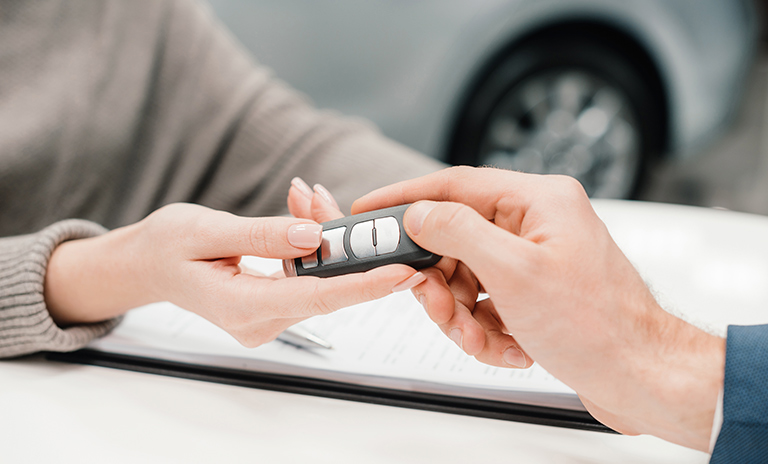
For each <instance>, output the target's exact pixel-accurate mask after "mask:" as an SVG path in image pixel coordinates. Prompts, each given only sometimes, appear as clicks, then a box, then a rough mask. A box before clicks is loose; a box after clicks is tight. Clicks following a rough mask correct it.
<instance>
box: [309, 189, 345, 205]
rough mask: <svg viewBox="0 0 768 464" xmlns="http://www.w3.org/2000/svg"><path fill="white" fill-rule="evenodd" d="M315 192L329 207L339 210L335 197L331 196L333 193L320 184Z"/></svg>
mask: <svg viewBox="0 0 768 464" xmlns="http://www.w3.org/2000/svg"><path fill="white" fill-rule="evenodd" d="M315 192H316V193H317V194H318V195H320V198H322V199H323V200H325V201H326V203H328V204H329V205H331V206H333V207H334V208H336V209H341V208H339V204H338V203H336V200H334V199H333V195H331V192H329V191H328V189H326V188H325V187H323V186H322V185H320V184H315Z"/></svg>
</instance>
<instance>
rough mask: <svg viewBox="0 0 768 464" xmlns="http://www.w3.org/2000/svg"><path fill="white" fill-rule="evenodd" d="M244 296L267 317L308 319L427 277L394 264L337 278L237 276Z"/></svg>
mask: <svg viewBox="0 0 768 464" xmlns="http://www.w3.org/2000/svg"><path fill="white" fill-rule="evenodd" d="M237 277H238V278H239V283H240V284H242V285H243V286H242V287H241V288H240V292H241V295H242V296H243V298H245V299H247V300H249V301H258V302H259V308H260V311H264V312H269V314H268V315H265V317H266V318H277V319H285V318H307V317H311V316H316V315H320V314H328V313H331V312H334V311H336V310H338V309H341V308H345V307H347V306H352V305H355V304H358V303H364V302H366V301H371V300H376V299H379V298H383V297H385V296H387V295H389V294H391V293H393V292H398V291H403V290H408V289H410V288H412V287H414V286H416V285H418V284H420V283H422V282H424V280H425V279H426V276H424V274H422V273H420V272H416V271H415V270H414V269H413V268H411V267H408V266H405V265H402V264H392V265H389V266H383V267H379V268H376V269H372V270H370V271H368V272H362V273H355V274H348V275H343V276H337V277H326V278H319V277H308V276H303V277H293V278H287V279H270V280H269V281H266V279H265V278H258V277H254V276H250V275H247V274H242V275H239V276H237Z"/></svg>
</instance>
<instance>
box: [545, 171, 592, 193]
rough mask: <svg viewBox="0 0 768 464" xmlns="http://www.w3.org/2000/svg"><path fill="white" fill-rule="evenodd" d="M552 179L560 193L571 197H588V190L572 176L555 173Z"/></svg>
mask: <svg viewBox="0 0 768 464" xmlns="http://www.w3.org/2000/svg"><path fill="white" fill-rule="evenodd" d="M552 180H553V181H554V183H555V188H556V190H557V192H558V193H560V194H562V195H564V196H567V197H569V198H586V197H587V192H586V191H585V190H584V186H583V185H581V182H579V181H578V180H576V179H575V178H574V177H571V176H564V175H554V176H552Z"/></svg>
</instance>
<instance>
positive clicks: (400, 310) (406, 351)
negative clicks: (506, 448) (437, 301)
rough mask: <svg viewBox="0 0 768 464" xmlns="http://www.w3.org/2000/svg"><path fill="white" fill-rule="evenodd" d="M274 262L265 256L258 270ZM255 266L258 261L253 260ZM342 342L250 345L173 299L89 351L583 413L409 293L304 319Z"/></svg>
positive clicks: (538, 371)
mask: <svg viewBox="0 0 768 464" xmlns="http://www.w3.org/2000/svg"><path fill="white" fill-rule="evenodd" d="M270 265H273V263H265V262H263V261H262V260H260V261H258V262H257V267H259V268H262V269H263V268H264V267H269V266H270ZM251 267H254V266H253V265H251ZM300 325H301V326H302V327H304V328H306V329H308V330H310V331H311V332H313V333H315V334H316V335H318V336H320V337H321V338H323V339H324V340H326V341H328V342H330V343H331V344H332V345H333V349H332V350H325V349H313V350H308V349H302V348H296V347H293V346H291V345H288V344H285V343H282V342H279V341H275V342H271V343H267V344H265V345H262V346H260V347H258V348H250V349H249V348H245V347H243V346H241V345H240V344H239V343H238V342H237V341H236V340H235V339H234V338H232V337H231V336H230V335H229V334H227V333H226V332H224V331H223V330H222V329H220V328H218V327H216V326H214V325H213V324H211V323H210V322H208V321H207V320H205V319H203V318H201V317H199V316H197V315H195V314H192V313H190V312H188V311H185V310H183V309H181V308H178V307H176V306H174V305H172V304H170V303H158V304H153V305H149V306H145V307H142V308H137V309H134V310H132V311H130V312H129V313H128V315H127V316H126V318H125V320H124V321H123V323H121V324H120V326H118V327H117V329H115V331H114V332H112V333H111V334H109V335H107V336H106V337H104V338H101V339H98V340H96V341H94V342H92V343H91V344H90V345H89V348H93V349H98V350H103V351H106V352H110V353H120V354H128V355H136V356H142V357H149V358H155V359H163V360H169V361H178V362H185V363H190V364H196V365H204V366H218V367H227V368H232V369H242V370H252V371H258V372H271V373H278V374H289V375H297V376H303V377H312V378H320V379H327V380H336V381H343V382H350V383H354V384H358V385H368V386H377V387H385V388H394V389H398V390H405V391H415V392H425V393H439V394H448V395H458V396H467V397H472V398H483V399H491V400H499V401H506V402H514V403H525V404H534V405H540V406H551V407H558V408H566V409H574V410H583V406H582V405H581V402H580V401H579V399H578V397H577V396H576V394H575V393H574V392H573V391H572V390H571V389H570V388H568V387H567V386H565V385H564V384H563V383H561V382H560V381H558V380H557V379H555V378H554V377H553V376H551V375H550V374H549V373H547V372H546V371H545V370H544V369H542V368H541V367H540V366H538V365H534V366H533V367H531V368H529V369H524V370H519V369H501V368H495V367H490V366H487V365H485V364H482V363H480V362H478V361H476V360H475V359H474V358H472V357H470V356H467V355H466V354H465V353H464V352H463V351H461V350H460V349H459V348H458V347H457V346H456V345H455V344H454V343H453V342H451V341H450V340H449V339H448V338H447V337H446V336H445V335H443V334H442V333H441V332H440V330H439V329H438V328H437V326H436V325H435V324H434V323H433V322H431V321H430V320H429V318H428V317H427V315H426V313H425V311H424V309H423V308H422V307H421V305H419V303H418V302H417V301H416V300H415V298H414V297H413V295H412V294H411V293H410V292H402V293H398V294H393V295H390V296H388V297H386V298H384V299H381V300H378V301H373V302H369V303H365V304H361V305H357V306H353V307H349V308H345V309H343V310H341V311H337V312H335V313H333V314H329V315H327V316H319V317H314V318H312V319H309V320H307V321H304V322H302V323H301V324H300Z"/></svg>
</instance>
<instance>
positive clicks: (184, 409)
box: [0, 357, 708, 464]
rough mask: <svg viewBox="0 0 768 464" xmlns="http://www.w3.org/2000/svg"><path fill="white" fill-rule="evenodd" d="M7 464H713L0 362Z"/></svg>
mask: <svg viewBox="0 0 768 464" xmlns="http://www.w3.org/2000/svg"><path fill="white" fill-rule="evenodd" d="M0 443H2V445H0V461H1V462H4V463H18V462H31V463H38V462H39V463H43V462H56V463H69V462H77V463H102V462H104V463H107V462H109V463H139V462H141V463H176V462H178V463H192V462H195V463H197V462H217V463H241V462H242V463H246V462H248V463H265V464H266V463H370V464H374V463H431V462H440V463H462V464H466V463H502V462H504V463H509V462H515V463H611V464H615V463H626V464H630V463H659V464H661V463H670V464H671V463H676V464H679V463H706V462H707V461H708V456H707V455H706V454H704V453H699V452H695V451H691V450H687V449H685V448H682V447H679V446H675V445H671V444H669V443H666V442H664V441H662V440H659V439H656V438H653V437H648V436H641V437H625V436H619V435H609V434H603V433H596V432H583V431H578V430H567V429H560V428H554V427H544V426H535V425H528V424H520V423H514V422H504V421H498V420H491V419H478V418H474V417H464V416H456V415H450V414H442V413H434V412H427V411H416V410H411V409H402V408H395V407H389V406H378V405H370V404H362V403H355V402H349V401H341V400H331V399H325V398H317V397H310V396H303V395H296V394H289V393H277V392H269V391H262V390H255V389H250V388H243V387H234V386H228V385H219V384H213V383H207V382H200V381H194V380H185V379H176V378H171V377H164V376H157V375H151V374H141V373H135V372H128V371H120V370H115V369H107V368H101V367H93V366H78V365H68V364H60V363H54V362H48V361H45V360H43V359H41V358H39V357H34V358H26V359H19V360H12V361H3V362H2V363H0Z"/></svg>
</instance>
